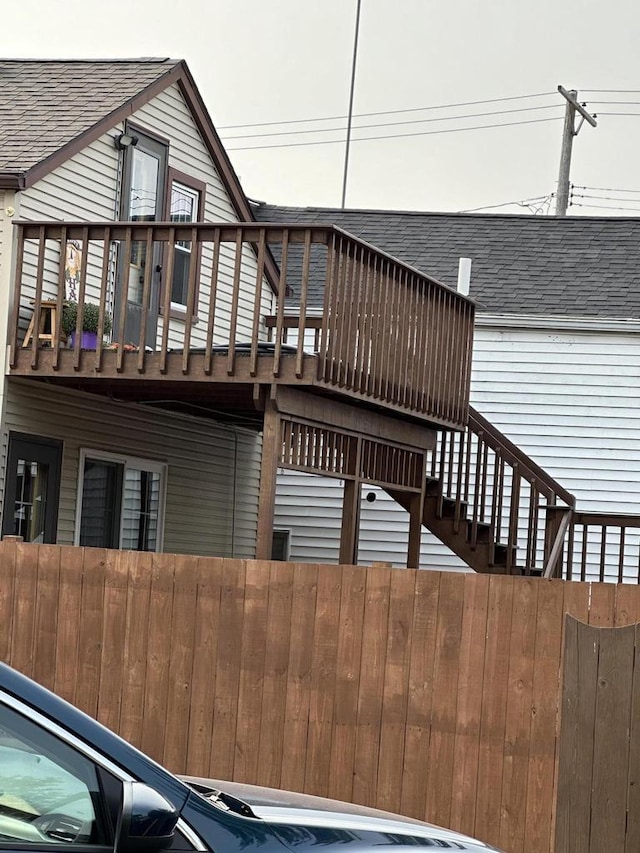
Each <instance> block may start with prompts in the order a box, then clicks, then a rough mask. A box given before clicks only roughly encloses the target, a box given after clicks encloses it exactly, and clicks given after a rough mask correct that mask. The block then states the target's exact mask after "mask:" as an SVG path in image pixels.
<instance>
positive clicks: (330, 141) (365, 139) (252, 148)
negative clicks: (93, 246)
mask: <svg viewBox="0 0 640 853" xmlns="http://www.w3.org/2000/svg"><path fill="white" fill-rule="evenodd" d="M547 121H563V118H562V116H558V117H557V118H553V117H551V118H535V119H527V120H526V121H509V122H502V123H498V124H479V125H474V126H472V127H451V128H448V129H445V130H422V131H418V132H416V133H392V134H390V135H386V136H361V137H356V138H355V139H352V140H351V141H352V142H373V141H375V140H378V139H406V138H408V137H410V136H432V135H434V134H440V133H462V132H463V131H466V130H489V129H491V128H494V127H516V126H517V125H522V124H541V123H542V122H547ZM338 143H344V139H325V140H322V139H321V140H317V141H315V142H282V143H279V144H275V145H241V146H239V147H235V148H231V147H227V151H261V150H265V149H267V148H301V147H302V146H308V145H336V144H338Z"/></svg>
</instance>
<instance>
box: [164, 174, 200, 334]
mask: <svg viewBox="0 0 640 853" xmlns="http://www.w3.org/2000/svg"><path fill="white" fill-rule="evenodd" d="M174 183H175V184H182V185H183V186H185V187H186V188H187V189H189V190H192V191H193V192H196V193H198V210H197V211H196V218H195V220H194V221H195V222H202V221H203V220H204V209H205V199H206V195H207V185H206V183H205V182H204V181H201V180H199V179H198V178H194V177H193V175H187V174H186V173H185V172H181V171H180V170H179V169H175V168H174V167H173V166H169V168H168V169H167V190H166V192H165V219H166V221H167V222H171V190H172V189H173V185H174ZM192 257H193V255H192ZM201 267H202V252H197V258H196V288H195V294H194V300H193V321H194V322H195V323H197V322H198V319H199V318H198V305H199V301H200V273H201ZM171 284H173V283H171ZM167 286H169V282H166V281H165V280H164V279H163V281H162V287H161V288H160V314H161V315H162V314H163V313H164V296H165V287H167ZM186 316H187V306H186V305H180V304H179V303H177V302H172V303H171V305H170V308H169V317H170V319H172V320H182V321H183V322H184V320H185V318H186Z"/></svg>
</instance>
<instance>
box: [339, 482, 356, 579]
mask: <svg viewBox="0 0 640 853" xmlns="http://www.w3.org/2000/svg"><path fill="white" fill-rule="evenodd" d="M359 532H360V480H359V479H355V480H345V481H344V492H343V496H342V527H341V529H340V563H341V564H343V565H344V564H346V565H351V566H355V565H356V564H357V562H358V535H359Z"/></svg>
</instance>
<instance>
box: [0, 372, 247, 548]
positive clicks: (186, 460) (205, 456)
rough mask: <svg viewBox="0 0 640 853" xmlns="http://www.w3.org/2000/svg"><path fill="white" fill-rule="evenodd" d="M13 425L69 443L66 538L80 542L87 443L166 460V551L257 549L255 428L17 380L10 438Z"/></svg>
mask: <svg viewBox="0 0 640 853" xmlns="http://www.w3.org/2000/svg"><path fill="white" fill-rule="evenodd" d="M9 430H15V431H18V432H26V433H36V434H39V435H45V436H47V437H49V438H57V439H60V440H62V441H63V442H64V456H63V470H62V485H61V493H60V510H59V519H58V542H59V543H60V544H72V543H73V538H74V529H75V516H76V498H77V489H78V468H79V458H80V449H81V448H88V449H91V450H102V451H110V452H113V453H119V454H123V455H130V456H138V457H142V458H144V459H152V460H157V461H161V462H166V463H167V465H168V471H167V499H166V514H165V534H164V550H165V551H168V552H176V553H182V554H202V555H205V556H206V555H216V556H236V557H251V556H253V555H254V554H255V535H256V522H257V500H258V486H259V475H260V444H259V438H258V437H257V436H256V435H255V434H254V433H251V432H246V431H243V430H237V431H234V430H232V429H229V428H225V427H222V426H220V425H218V424H216V423H214V422H212V421H208V420H205V419H196V418H188V417H183V416H180V415H175V414H169V413H163V412H159V411H152V410H150V409H148V408H144V407H142V406H138V405H135V404H125V403H117V402H114V401H112V400H107V399H105V398H102V397H93V396H89V395H86V394H80V393H77V392H71V391H63V390H52V389H47V388H45V387H44V386H42V385H40V384H38V385H35V384H33V383H28V382H16V381H13V380H12V381H10V382H9V383H8V394H7V401H6V420H5V432H4V435H3V439H4V441H6V434H7V432H8V431H9Z"/></svg>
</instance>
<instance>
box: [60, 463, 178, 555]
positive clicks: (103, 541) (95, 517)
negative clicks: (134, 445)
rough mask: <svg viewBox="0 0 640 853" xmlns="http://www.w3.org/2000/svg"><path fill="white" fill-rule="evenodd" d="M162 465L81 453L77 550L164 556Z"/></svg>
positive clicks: (163, 480) (164, 481)
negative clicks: (120, 550)
mask: <svg viewBox="0 0 640 853" xmlns="http://www.w3.org/2000/svg"><path fill="white" fill-rule="evenodd" d="M165 487H166V465H165V464H163V463H161V462H152V461H151V460H148V459H136V458H133V457H121V456H117V455H115V454H111V453H103V452H102V451H93V450H83V451H81V458H80V483H79V494H78V518H77V523H76V545H86V546H89V547H93V548H124V549H127V550H131V551H160V550H162V527H163V518H164V495H165Z"/></svg>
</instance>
